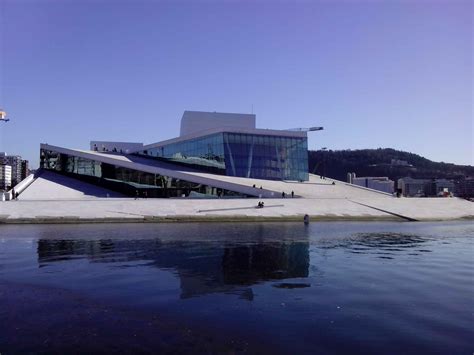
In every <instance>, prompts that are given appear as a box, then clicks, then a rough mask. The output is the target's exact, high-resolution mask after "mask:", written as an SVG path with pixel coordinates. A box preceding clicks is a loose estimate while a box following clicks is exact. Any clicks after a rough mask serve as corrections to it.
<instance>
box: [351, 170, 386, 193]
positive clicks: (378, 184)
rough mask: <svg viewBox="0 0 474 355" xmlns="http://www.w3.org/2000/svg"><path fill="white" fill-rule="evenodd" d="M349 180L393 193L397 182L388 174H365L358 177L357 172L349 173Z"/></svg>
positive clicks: (358, 184) (359, 184) (352, 182)
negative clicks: (375, 175)
mask: <svg viewBox="0 0 474 355" xmlns="http://www.w3.org/2000/svg"><path fill="white" fill-rule="evenodd" d="M347 182H348V183H350V184H353V185H357V186H362V187H367V188H369V189H373V190H377V191H382V192H386V193H389V194H392V193H393V191H394V188H395V182H394V181H393V180H390V179H389V178H388V177H386V176H377V177H374V176H365V177H356V174H355V173H347Z"/></svg>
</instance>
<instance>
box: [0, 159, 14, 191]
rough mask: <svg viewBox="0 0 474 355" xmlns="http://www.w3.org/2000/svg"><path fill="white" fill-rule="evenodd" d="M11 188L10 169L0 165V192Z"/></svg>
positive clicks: (8, 166) (7, 166)
mask: <svg viewBox="0 0 474 355" xmlns="http://www.w3.org/2000/svg"><path fill="white" fill-rule="evenodd" d="M11 186H12V167H11V166H10V165H6V164H0V190H8V189H9V188H10V187H11Z"/></svg>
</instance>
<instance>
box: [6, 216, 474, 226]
mask: <svg viewBox="0 0 474 355" xmlns="http://www.w3.org/2000/svg"><path fill="white" fill-rule="evenodd" d="M303 217H304V216H303V215H297V216H275V217H268V216H242V215H236V216H219V215H216V216H212V215H211V216H210V215H207V216H186V215H181V216H180V215H177V216H144V217H143V218H116V217H98V218H80V217H75V216H62V217H56V216H55V217H46V216H45V217H33V218H0V225H2V224H103V223H117V224H122V223H249V222H255V223H260V222H303ZM309 218H310V223H311V222H313V223H314V222H410V221H407V220H405V219H403V218H400V217H396V216H336V215H333V216H331V215H325V216H321V215H316V216H311V215H310V216H309ZM470 220H474V216H466V217H461V218H446V219H441V218H426V219H419V220H416V221H411V222H446V221H470Z"/></svg>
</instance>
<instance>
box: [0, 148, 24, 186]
mask: <svg viewBox="0 0 474 355" xmlns="http://www.w3.org/2000/svg"><path fill="white" fill-rule="evenodd" d="M21 162H22V159H21V156H19V155H8V154H7V153H5V152H0V164H3V165H9V166H10V167H11V186H15V185H16V184H18V183H19V182H20V181H21V180H22V178H21Z"/></svg>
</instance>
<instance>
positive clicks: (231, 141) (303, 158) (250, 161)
mask: <svg viewBox="0 0 474 355" xmlns="http://www.w3.org/2000/svg"><path fill="white" fill-rule="evenodd" d="M138 154H139V155H143V156H147V157H152V158H155V159H164V160H168V161H171V162H173V163H178V164H184V165H186V166H190V167H193V168H195V169H198V170H201V171H207V172H212V173H217V174H223V175H228V176H239V177H246V178H257V179H267V180H297V181H306V180H308V141H307V138H306V137H285V136H270V135H258V134H246V133H227V132H224V133H218V134H213V135H209V136H203V137H198V138H195V139H189V140H186V141H182V142H176V143H171V144H168V145H164V146H160V147H155V148H149V149H147V150H144V151H142V152H140V153H138Z"/></svg>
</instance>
